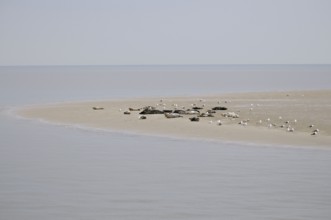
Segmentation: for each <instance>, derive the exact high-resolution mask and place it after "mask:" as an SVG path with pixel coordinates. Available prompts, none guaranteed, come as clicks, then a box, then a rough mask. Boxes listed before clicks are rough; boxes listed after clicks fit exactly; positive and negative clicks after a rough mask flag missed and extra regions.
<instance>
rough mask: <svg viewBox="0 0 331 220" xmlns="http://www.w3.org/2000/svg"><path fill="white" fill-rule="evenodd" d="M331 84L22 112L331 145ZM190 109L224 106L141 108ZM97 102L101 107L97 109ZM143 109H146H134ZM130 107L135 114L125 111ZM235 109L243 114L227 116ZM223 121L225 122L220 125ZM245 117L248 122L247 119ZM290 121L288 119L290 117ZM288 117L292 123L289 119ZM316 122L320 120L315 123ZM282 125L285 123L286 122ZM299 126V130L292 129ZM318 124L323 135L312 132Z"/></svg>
mask: <svg viewBox="0 0 331 220" xmlns="http://www.w3.org/2000/svg"><path fill="white" fill-rule="evenodd" d="M329 97H331V90H316V91H312V90H309V91H292V92H290V91H286V92H253V93H252V92H251V93H232V94H223V95H213V96H202V97H171V98H146V99H144V98H139V99H133V100H129V99H125V100H111V101H87V102H82V101H79V102H71V103H62V104H61V103H57V104H48V105H47V104H46V105H38V106H30V107H26V108H23V109H20V110H18V111H17V114H18V115H19V116H20V117H23V118H28V119H41V120H43V121H46V122H49V123H53V124H54V123H56V124H63V125H73V126H82V127H84V128H92V129H102V130H109V131H114V132H121V133H131V134H137V135H139V134H141V135H149V136H160V137H170V138H171V137H173V138H180V139H187V138H188V139H199V140H210V141H222V142H233V143H235V142H236V143H243V144H245V143H249V144H259V145H260V144H262V145H263V144H264V145H282V146H285V145H290V146H311V147H314V146H316V147H317V146H319V147H330V146H331V121H330V120H331V119H330V117H328V114H329V112H330V111H331V101H330V100H329ZM146 106H153V107H155V109H156V110H160V111H162V110H164V109H166V110H175V109H177V110H180V109H181V110H187V109H189V108H190V109H192V108H193V106H196V107H203V108H202V109H201V110H200V112H205V111H206V110H207V109H208V110H210V109H211V108H213V107H217V106H222V107H226V108H227V110H220V111H215V113H212V115H213V116H214V117H199V122H191V121H190V120H189V118H190V117H197V115H195V114H192V115H186V114H183V115H181V116H182V117H180V118H166V117H165V116H164V114H155V115H145V116H146V117H147V119H145V120H142V119H139V116H140V114H139V112H141V108H143V107H146ZM93 107H100V109H96V110H94V109H93ZM129 108H132V109H133V110H136V109H140V111H128V109H129ZM125 111H128V112H129V113H130V114H124V112H125ZM228 112H234V113H235V114H238V115H239V118H230V117H224V116H223V115H224V113H228ZM219 121H220V122H221V123H222V125H218V123H219ZM241 122H242V123H241ZM285 122H286V123H285ZM287 122H288V123H287ZM310 125H314V126H313V127H312V128H309V126H310ZM281 126H284V127H283V128H281ZM288 127H290V128H293V130H294V131H293V132H289V131H287V130H286V129H288ZM315 129H318V130H319V132H318V133H317V135H312V134H313V130H315Z"/></svg>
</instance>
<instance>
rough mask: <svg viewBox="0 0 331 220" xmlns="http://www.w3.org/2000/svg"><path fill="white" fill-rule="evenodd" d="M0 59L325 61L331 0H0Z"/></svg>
mask: <svg viewBox="0 0 331 220" xmlns="http://www.w3.org/2000/svg"><path fill="white" fill-rule="evenodd" d="M0 27H1V29H0V31H1V34H0V65H99V64H101V65H126V64H143V65H145V64H321V63H323V64H331V1H330V0H227V1H226V0H90V1H88V0H54V1H50V0H26V1H24V0H21V1H19V0H0Z"/></svg>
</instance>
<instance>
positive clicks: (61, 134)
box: [0, 67, 331, 220]
mask: <svg viewBox="0 0 331 220" xmlns="http://www.w3.org/2000/svg"><path fill="white" fill-rule="evenodd" d="M7 68H9V67H7ZM34 68H36V67H33V68H32V67H31V69H28V70H29V71H30V72H29V71H28V70H27V69H24V68H23V69H24V71H23V72H15V71H14V70H11V71H14V72H15V73H10V71H9V72H8V71H5V73H4V72H2V73H1V74H2V75H0V77H1V78H2V79H3V80H1V83H0V84H1V87H0V89H1V90H2V92H1V96H0V97H1V99H0V100H1V106H2V107H1V109H2V110H1V114H0V122H1V123H0V131H1V133H0V137H1V144H0V219H245V220H246V219H254V220H255V219H304V220H305V219H307V220H308V219H309V220H310V219H329V217H330V216H331V211H330V208H329V207H330V206H331V190H330V187H329V185H330V184H331V171H330V167H331V150H329V149H315V148H314V146H312V147H311V148H294V147H280V146H268V147H266V146H254V145H242V144H235V143H222V142H207V141H192V140H180V139H171V138H160V137H148V136H138V135H128V134H119V133H112V132H101V131H100V132H98V131H89V130H82V129H77V128H74V127H66V126H55V125H49V124H44V123H40V122H38V121H31V120H25V119H18V118H15V117H12V116H11V114H9V113H8V109H9V110H10V109H11V106H21V105H25V104H34V103H42V102H57V101H69V100H76V99H79V100H84V99H94V98H121V97H131V96H144V95H149V94H150V91H153V92H154V93H153V95H155V96H163V95H164V96H166V95H183V94H182V93H181V92H183V93H186V94H187V95H195V94H198V93H205V94H207V93H216V92H223V90H222V89H220V90H218V86H217V84H216V83H215V84H213V83H212V82H211V81H208V80H206V79H204V80H205V81H204V82H208V83H211V86H210V87H209V86H206V85H199V84H198V83H197V82H196V81H195V80H193V81H191V82H192V85H190V86H184V87H182V88H178V90H176V91H173V90H171V91H170V92H169V90H168V87H169V85H159V86H157V84H160V82H159V81H158V80H159V79H154V78H153V79H149V81H148V82H149V84H151V87H148V88H145V87H144V86H143V85H136V87H135V86H133V87H128V88H129V89H126V91H125V93H118V91H119V90H121V87H123V86H125V85H127V83H128V84H130V83H132V82H128V80H127V79H126V77H124V76H118V77H117V75H116V77H115V76H114V75H113V76H110V75H108V74H107V71H109V72H112V71H114V70H112V69H111V68H108V69H107V68H106V67H102V68H101V69H99V71H101V70H102V71H101V72H102V73H100V72H98V73H96V72H94V71H91V69H89V70H86V69H85V68H82V67H81V69H80V71H81V72H80V71H79V70H77V67H76V69H75V68H74V70H75V71H73V72H72V69H71V70H70V68H72V67H70V68H64V67H63V68H59V67H56V68H55V67H53V68H50V67H42V69H43V71H45V69H46V70H47V69H48V74H50V75H53V74H56V75H57V77H54V78H52V79H50V78H49V77H48V76H49V75H48V76H44V75H43V73H42V72H43V71H41V70H40V69H39V70H38V71H39V72H38V71H37V72H34V71H35V70H34ZM39 68H41V67H39ZM90 68H92V67H90ZM94 68H96V67H94ZM117 68H119V67H117ZM153 68H156V67H153ZM164 68H165V67H163V69H162V71H165V72H166V73H167V74H168V75H169V74H170V75H172V76H176V75H180V74H183V71H186V72H185V73H186V74H187V72H188V70H187V69H185V70H183V69H180V71H179V70H178V69H176V71H177V72H176V71H174V70H173V69H171V68H170V67H167V68H168V69H164ZM169 68H170V70H171V71H170V70H169ZM172 68H175V67H172ZM186 68H188V67H186ZM201 68H202V67H201ZM214 68H216V67H214ZM227 68H229V67H227ZM236 68H237V70H236V71H235V70H233V69H232V71H235V72H236V74H238V75H240V74H241V75H244V74H246V72H242V71H243V70H241V69H240V68H239V67H236ZM256 68H257V67H255V69H256ZM259 68H260V69H261V67H259ZM259 68H257V69H258V70H255V71H257V72H254V71H253V70H251V71H253V72H254V74H256V76H257V75H259V74H260V72H259V71H260V70H259ZM264 68H265V67H264ZM278 68H279V67H278ZM283 68H284V67H283ZM292 68H293V67H292ZM301 68H302V67H301ZM320 68H321V69H323V71H321V72H319V74H320V75H321V76H323V74H324V77H325V78H323V77H322V81H325V80H328V76H326V72H327V71H328V69H327V68H325V67H323V68H322V67H320ZM19 69H20V68H19ZM37 69H38V68H37ZM68 69H69V70H68ZM96 69H98V68H96ZM115 69H116V68H115ZM239 69H240V71H241V72H240V71H239ZM329 69H330V68H329ZM94 70H95V69H94ZM120 70H121V71H123V72H125V74H128V75H130V77H131V78H133V79H134V80H137V81H138V82H140V81H139V80H141V79H140V78H141V77H142V75H141V74H145V75H143V78H144V79H146V77H147V75H148V74H152V73H154V72H153V71H157V70H155V69H153V70H150V69H149V70H148V71H146V72H144V71H143V70H139V68H138V70H139V71H138V70H130V71H127V69H125V68H124V69H120ZM124 70H125V71H124ZM308 70H309V68H308ZM308 70H305V71H306V72H308ZM2 71H3V69H2ZM66 71H67V72H66ZM70 71H71V72H70ZM116 71H117V72H116V73H118V71H119V70H118V69H116ZM126 71H127V72H126ZM135 71H136V72H135ZM159 71H160V70H159ZM162 71H160V72H157V74H158V75H159V76H161V75H163V73H164V72H163V73H161V72H162ZM178 71H179V72H178ZM201 71H203V72H205V71H207V74H206V75H207V76H210V75H212V74H215V76H216V75H217V76H219V75H218V74H216V73H215V72H217V71H220V70H215V69H213V68H212V70H206V68H205V67H204V68H202V70H199V69H198V70H195V73H194V74H195V75H194V74H193V75H194V76H196V75H201V74H202V72H201ZM208 71H209V72H208ZM224 71H225V70H224ZM226 71H229V70H226ZM263 71H266V70H263ZM270 71H271V70H270ZM272 71H278V70H277V68H276V67H274V69H272ZM282 71H284V70H283V69H282V70H281V72H282ZM287 71H290V70H287ZM295 71H299V70H298V68H296V70H295ZM309 71H310V70H309ZM313 71H317V70H316V69H314V70H313ZM50 72H51V73H50ZM141 72H143V73H141ZM179 73H180V74H179ZM218 73H219V72H218ZM25 74H27V75H25ZM77 74H79V76H81V75H80V74H83V79H82V78H80V77H78V76H77ZM125 74H124V75H125ZM134 74H136V75H134ZM139 74H140V75H139ZM146 74H147V75H146ZM254 74H253V75H254ZM284 74H285V73H284ZM23 75H24V76H23ZM103 75H105V77H106V79H107V80H102V79H105V78H103V77H102V76H103ZM138 75H139V76H138ZM220 75H222V74H220ZM271 75H272V74H271ZM271 75H270V76H271ZM18 76H19V77H18ZM223 76H224V75H223ZM278 76H280V75H278ZM96 77H97V78H98V79H99V81H98V80H96V79H95V78H96ZM219 77H221V76H219ZM179 78H180V79H179V80H180V82H181V83H183V82H185V80H187V78H184V77H182V75H180V76H179ZM28 79H30V80H31V81H29V80H28ZM32 79H33V80H32ZM68 79H71V80H70V82H68V81H66V80H68ZM39 80H42V81H39ZM94 80H95V81H94ZM108 80H109V81H110V82H108ZM255 80H257V78H255ZM264 80H266V81H268V80H270V79H264ZM105 81H107V82H105ZM266 81H265V83H266V84H268V83H267V82H266ZM290 81H291V80H290ZM303 81H304V80H303ZM6 82H7V83H6ZM167 82H169V83H170V82H171V81H170V80H168V81H167ZM291 82H292V83H293V82H294V81H291ZM141 83H142V82H141ZM177 83H178V82H177ZM222 83H223V84H224V85H225V84H226V83H225V82H222ZM304 83H305V82H298V85H296V86H295V85H292V86H293V87H294V89H303V87H305V86H307V85H305V84H304ZM315 83H316V85H317V84H318V82H317V81H316V82H315ZM44 84H46V85H44ZM107 84H110V85H113V87H107V88H104V87H100V86H101V85H103V86H106V85H107ZM142 84H143V83H142ZM175 84H176V83H175ZM256 84H257V85H259V86H257V88H255V87H254V88H253V87H249V85H250V86H251V84H250V83H248V85H247V88H244V89H243V91H244V90H250V91H255V90H254V89H256V90H264V89H266V88H265V86H264V85H260V83H259V82H256ZM176 85H178V84H176ZM311 85H314V81H313V82H312V84H311ZM318 85H319V86H320V87H319V88H324V87H323V85H324V84H318ZM145 86H146V85H145ZM194 86H200V89H199V91H196V90H195V89H196V88H194ZM324 86H325V85H324ZM159 87H160V88H159ZM207 87H208V88H207ZM98 88H99V89H98ZM156 88H158V89H159V90H157V89H156ZM269 88H270V90H274V87H273V86H272V85H269ZM277 88H278V87H277ZM309 88H310V89H314V88H315V87H314V86H312V87H309ZM326 88H328V87H326ZM154 89H155V90H154ZM241 89H242V88H231V90H230V89H229V87H227V88H225V90H224V91H225V92H226V91H228V92H233V91H240V90H241ZM285 89H287V87H286V86H284V87H282V88H279V89H278V90H285ZM3 92H5V94H4V93H3ZM80 92H81V93H80ZM103 92H107V94H104V93H103ZM99 94H102V95H101V96H100V97H99Z"/></svg>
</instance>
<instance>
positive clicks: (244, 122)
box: [120, 99, 320, 135]
mask: <svg viewBox="0 0 331 220" xmlns="http://www.w3.org/2000/svg"><path fill="white" fill-rule="evenodd" d="M199 102H200V103H204V102H205V100H203V99H199ZM224 103H231V101H224ZM217 104H221V102H220V101H218V102H217ZM156 106H157V108H161V109H163V110H166V109H167V104H166V103H165V102H164V100H162V99H161V100H160V101H159V103H157V104H156ZM171 106H172V108H173V112H172V113H165V116H166V117H167V118H177V117H183V116H182V115H181V114H179V113H175V111H176V110H178V109H183V110H182V111H184V110H185V114H187V115H196V117H191V118H189V119H190V120H191V121H196V122H198V121H199V117H214V115H213V114H212V113H216V112H215V111H211V110H207V111H206V112H204V113H201V112H200V111H199V110H200V109H201V110H202V109H204V108H205V107H206V105H205V104H200V105H199V107H197V106H198V105H197V104H196V103H192V104H191V109H186V107H185V106H181V107H180V106H179V105H178V104H176V103H174V104H172V105H171ZM256 106H260V105H259V104H256ZM253 107H254V104H251V105H250V108H249V111H250V112H252V111H254V108H253ZM197 109H199V110H197ZM133 110H134V111H137V110H140V109H132V108H130V110H128V111H124V114H130V113H131V111H133ZM120 111H122V109H120ZM221 116H223V117H224V118H231V120H235V119H237V118H239V115H238V114H237V113H235V112H226V113H222V114H221ZM139 119H147V117H146V115H140V116H139ZM209 123H210V124H216V125H219V126H221V125H223V124H224V123H223V122H222V121H221V120H220V119H218V120H216V121H213V120H210V121H209ZM249 123H250V119H246V120H241V121H240V122H239V123H238V124H239V125H241V126H247V125H249ZM277 123H281V124H280V125H277V124H276V123H274V122H272V121H271V119H270V118H267V119H265V120H262V119H260V120H258V121H257V122H256V124H257V125H266V126H267V127H268V128H277V127H278V128H285V129H286V131H287V132H294V131H295V128H294V127H295V125H296V124H297V123H298V120H297V119H293V120H291V121H289V120H287V121H283V117H282V116H279V117H278V122H277ZM308 128H310V129H313V130H312V131H311V135H318V134H319V132H320V130H319V129H317V128H315V125H314V124H310V125H309V126H308Z"/></svg>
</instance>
